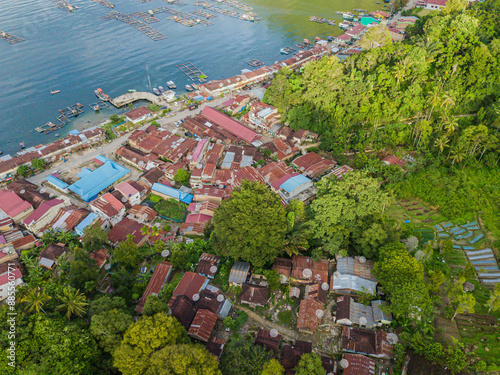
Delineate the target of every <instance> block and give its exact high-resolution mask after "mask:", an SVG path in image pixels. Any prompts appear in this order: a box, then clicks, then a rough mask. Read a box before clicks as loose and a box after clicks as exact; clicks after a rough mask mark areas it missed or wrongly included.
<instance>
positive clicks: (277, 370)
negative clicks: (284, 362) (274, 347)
mask: <svg viewBox="0 0 500 375" xmlns="http://www.w3.org/2000/svg"><path fill="white" fill-rule="evenodd" d="M284 374H285V369H284V368H283V366H281V363H280V362H279V361H278V360H277V359H274V358H273V359H271V360H269V362H266V363H265V364H264V368H263V369H262V373H261V375H284Z"/></svg>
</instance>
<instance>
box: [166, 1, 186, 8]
mask: <svg viewBox="0 0 500 375" xmlns="http://www.w3.org/2000/svg"><path fill="white" fill-rule="evenodd" d="M163 1H166V2H167V3H169V4H170V5H178V6H180V7H183V6H184V5H186V3H184V2H182V1H180V0H163Z"/></svg>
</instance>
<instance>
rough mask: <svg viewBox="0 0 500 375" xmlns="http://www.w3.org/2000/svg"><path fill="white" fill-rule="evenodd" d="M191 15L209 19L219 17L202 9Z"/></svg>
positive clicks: (194, 11)
mask: <svg viewBox="0 0 500 375" xmlns="http://www.w3.org/2000/svg"><path fill="white" fill-rule="evenodd" d="M191 13H193V14H196V15H197V16H200V17H205V18H207V19H210V18H215V17H217V16H216V15H215V14H212V13H208V12H205V11H204V10H201V9H196V10H193V11H191Z"/></svg>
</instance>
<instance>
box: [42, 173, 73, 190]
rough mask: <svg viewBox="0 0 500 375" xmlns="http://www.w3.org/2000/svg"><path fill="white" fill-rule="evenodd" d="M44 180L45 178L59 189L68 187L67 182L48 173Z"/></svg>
mask: <svg viewBox="0 0 500 375" xmlns="http://www.w3.org/2000/svg"><path fill="white" fill-rule="evenodd" d="M45 180H47V182H48V183H50V184H51V185H54V186H55V187H56V188H58V189H61V190H66V189H67V188H68V186H69V185H68V184H67V183H66V182H64V181H62V180H60V179H58V178H57V177H55V176H52V175H48V176H47V177H45Z"/></svg>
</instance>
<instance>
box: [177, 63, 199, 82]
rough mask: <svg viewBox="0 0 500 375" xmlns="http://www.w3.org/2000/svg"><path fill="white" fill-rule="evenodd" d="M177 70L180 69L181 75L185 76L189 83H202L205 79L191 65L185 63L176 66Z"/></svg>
mask: <svg viewBox="0 0 500 375" xmlns="http://www.w3.org/2000/svg"><path fill="white" fill-rule="evenodd" d="M176 66H177V68H179V69H180V71H181V72H182V73H184V74H185V75H187V76H188V77H189V79H190V80H191V81H195V80H198V81H199V82H203V81H205V79H206V77H207V76H206V75H205V74H204V73H203V72H202V71H201V70H200V69H198V68H197V67H196V66H195V65H194V64H193V63H190V62H187V63H183V64H178V65H176Z"/></svg>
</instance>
